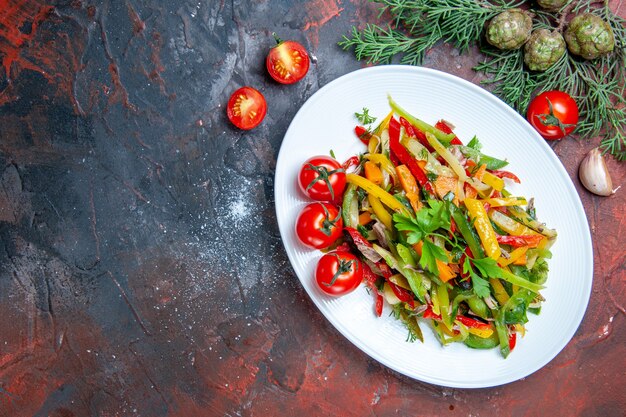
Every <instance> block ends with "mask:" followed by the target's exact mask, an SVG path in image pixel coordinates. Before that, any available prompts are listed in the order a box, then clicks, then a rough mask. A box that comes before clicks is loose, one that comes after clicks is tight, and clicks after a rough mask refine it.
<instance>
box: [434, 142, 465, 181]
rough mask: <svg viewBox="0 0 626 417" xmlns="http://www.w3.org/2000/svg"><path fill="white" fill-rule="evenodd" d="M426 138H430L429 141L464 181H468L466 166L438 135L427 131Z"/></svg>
mask: <svg viewBox="0 0 626 417" xmlns="http://www.w3.org/2000/svg"><path fill="white" fill-rule="evenodd" d="M426 139H428V143H430V144H431V146H432V147H433V148H434V149H435V151H437V153H438V154H439V156H441V157H442V158H443V159H444V160H445V161H446V162H447V163H448V166H449V167H450V169H451V170H452V171H454V173H455V174H456V175H457V176H458V177H459V179H460V180H462V181H467V180H468V178H467V174H466V173H465V168H463V166H462V165H461V163H460V162H459V160H458V159H457V158H456V156H454V155H452V153H450V151H449V150H448V149H446V147H445V146H443V145H442V144H441V142H439V140H437V137H436V136H435V135H433V134H431V133H429V132H426Z"/></svg>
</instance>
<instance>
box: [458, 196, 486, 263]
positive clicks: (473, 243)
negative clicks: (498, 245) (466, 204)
mask: <svg viewBox="0 0 626 417" xmlns="http://www.w3.org/2000/svg"><path fill="white" fill-rule="evenodd" d="M466 199H467V198H466ZM450 214H451V215H452V219H453V220H454V223H455V224H456V227H457V228H458V229H459V232H460V233H461V236H463V239H465V242H466V243H467V246H468V247H469V250H470V252H471V253H470V256H472V257H477V258H483V257H484V251H483V248H482V246H480V242H479V241H478V239H477V238H476V236H474V232H473V231H472V226H471V225H470V223H469V221H468V220H467V217H465V214H463V212H462V211H461V209H459V208H458V207H456V206H455V205H452V204H451V205H450Z"/></svg>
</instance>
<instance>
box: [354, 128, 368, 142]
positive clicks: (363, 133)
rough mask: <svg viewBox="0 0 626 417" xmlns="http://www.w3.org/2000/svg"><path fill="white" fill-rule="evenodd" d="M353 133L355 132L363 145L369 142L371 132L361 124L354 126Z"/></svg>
mask: <svg viewBox="0 0 626 417" xmlns="http://www.w3.org/2000/svg"><path fill="white" fill-rule="evenodd" d="M354 133H355V134H356V137H357V138H359V140H360V141H361V142H363V143H364V144H365V145H368V144H369V143H370V138H371V137H372V134H371V133H370V132H369V131H368V130H367V129H366V128H364V127H363V126H356V127H355V128H354Z"/></svg>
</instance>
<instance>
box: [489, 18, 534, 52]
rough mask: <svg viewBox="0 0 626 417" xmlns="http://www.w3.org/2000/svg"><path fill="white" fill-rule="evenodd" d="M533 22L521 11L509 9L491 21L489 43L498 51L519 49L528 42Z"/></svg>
mask: <svg viewBox="0 0 626 417" xmlns="http://www.w3.org/2000/svg"><path fill="white" fill-rule="evenodd" d="M532 27H533V21H532V19H531V18H530V16H529V15H528V13H526V12H525V11H523V10H521V9H516V8H514V9H509V10H506V11H504V12H502V13H500V14H498V15H497V16H496V17H494V18H493V19H491V21H490V22H489V25H488V26H487V34H486V37H487V42H489V43H490V44H491V45H493V46H495V47H496V48H498V49H518V48H520V47H521V46H522V45H524V43H525V42H526V41H527V40H528V38H529V37H530V33H531V30H532Z"/></svg>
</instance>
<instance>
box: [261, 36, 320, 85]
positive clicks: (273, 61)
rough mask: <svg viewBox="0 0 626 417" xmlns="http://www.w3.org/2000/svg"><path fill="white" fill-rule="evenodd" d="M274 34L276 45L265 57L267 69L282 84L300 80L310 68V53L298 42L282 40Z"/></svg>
mask: <svg viewBox="0 0 626 417" xmlns="http://www.w3.org/2000/svg"><path fill="white" fill-rule="evenodd" d="M273 35H274V39H276V46H275V47H273V48H272V49H270V51H269V53H268V54H267V58H266V59H265V66H266V67H267V71H268V72H269V73H270V76H271V77H272V78H273V79H274V80H276V81H278V82H279V83H281V84H293V83H296V82H298V81H300V80H301V79H302V78H304V76H305V75H306V73H307V71H308V70H309V65H310V60H309V54H307V52H306V49H304V46H302V45H301V44H299V43H298V42H295V41H282V40H281V39H279V38H278V37H277V36H276V34H275V33H274V34H273Z"/></svg>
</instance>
